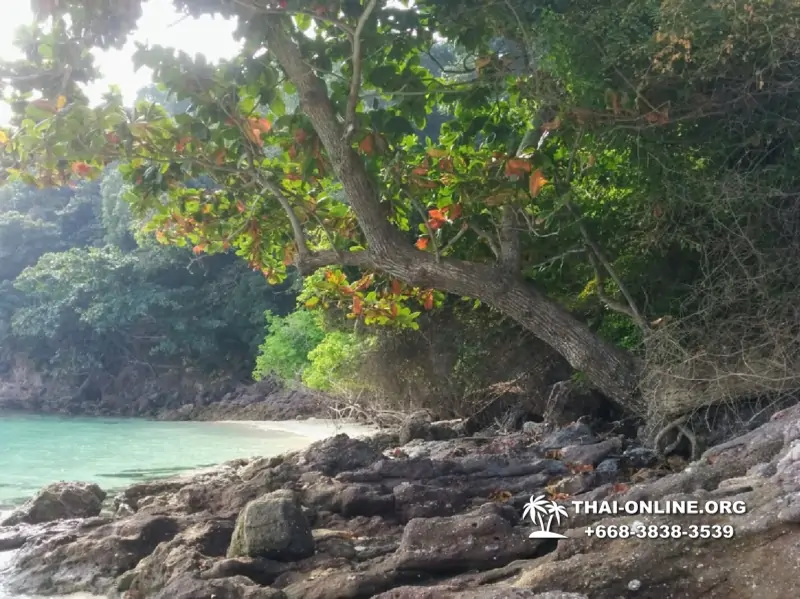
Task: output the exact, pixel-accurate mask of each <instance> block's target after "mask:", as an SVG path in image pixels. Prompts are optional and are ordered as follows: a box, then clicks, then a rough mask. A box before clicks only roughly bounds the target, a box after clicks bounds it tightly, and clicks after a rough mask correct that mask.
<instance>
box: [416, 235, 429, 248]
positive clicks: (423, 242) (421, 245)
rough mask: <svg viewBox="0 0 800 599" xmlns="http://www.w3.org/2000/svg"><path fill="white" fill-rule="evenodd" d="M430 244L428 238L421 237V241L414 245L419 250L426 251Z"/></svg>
mask: <svg viewBox="0 0 800 599" xmlns="http://www.w3.org/2000/svg"><path fill="white" fill-rule="evenodd" d="M428 243H430V239H428V238H427V237H420V238H419V239H417V243H415V244H414V245H415V246H416V248H417V249H418V250H424V249H425V248H426V247H428Z"/></svg>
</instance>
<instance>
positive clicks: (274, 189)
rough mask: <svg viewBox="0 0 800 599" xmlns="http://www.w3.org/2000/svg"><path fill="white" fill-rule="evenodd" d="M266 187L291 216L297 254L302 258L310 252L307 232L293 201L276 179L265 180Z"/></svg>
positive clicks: (290, 221)
mask: <svg viewBox="0 0 800 599" xmlns="http://www.w3.org/2000/svg"><path fill="white" fill-rule="evenodd" d="M264 187H266V188H267V189H268V190H269V192H270V193H271V194H272V195H274V196H275V198H276V199H277V200H278V203H279V204H280V205H281V208H283V211H284V212H285V213H286V216H287V217H288V218H289V223H290V224H291V225H292V234H293V235H294V243H295V245H296V246H297V255H298V256H300V258H301V259H302V258H303V257H304V256H305V255H306V254H308V245H307V244H306V234H305V232H304V231H303V225H302V224H301V223H300V219H299V218H297V215H296V214H295V213H294V210H293V209H292V205H291V203H289V198H287V197H286V195H285V194H284V193H283V190H281V188H280V186H279V185H278V184H277V183H275V182H274V181H269V180H267V181H265V182H264Z"/></svg>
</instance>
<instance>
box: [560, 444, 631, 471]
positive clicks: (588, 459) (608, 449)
mask: <svg viewBox="0 0 800 599" xmlns="http://www.w3.org/2000/svg"><path fill="white" fill-rule="evenodd" d="M620 451H622V439H620V438H618V437H612V438H610V439H606V440H605V441H600V443H593V444H591V445H568V446H566V447H564V448H562V449H561V459H562V460H563V461H565V462H567V463H568V464H589V465H591V466H597V464H599V463H600V462H602V461H603V460H604V459H606V458H607V457H608V456H609V455H612V454H616V453H618V452H620Z"/></svg>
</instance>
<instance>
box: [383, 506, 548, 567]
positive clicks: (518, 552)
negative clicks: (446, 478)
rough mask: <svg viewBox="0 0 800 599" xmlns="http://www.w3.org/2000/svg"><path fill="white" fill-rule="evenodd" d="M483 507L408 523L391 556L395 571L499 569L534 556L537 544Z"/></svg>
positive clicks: (501, 514) (496, 509) (501, 513)
mask: <svg viewBox="0 0 800 599" xmlns="http://www.w3.org/2000/svg"><path fill="white" fill-rule="evenodd" d="M503 507H506V508H507V507H508V506H499V505H497V504H492V503H489V504H485V505H483V506H481V507H480V508H479V509H477V510H475V511H473V512H470V513H468V514H464V515H461V516H454V517H446V518H419V519H414V520H411V521H410V522H409V523H408V524H406V527H405V529H404V531H403V537H402V539H401V540H400V546H399V548H398V550H397V554H396V556H395V561H394V567H395V568H396V569H397V570H399V571H408V570H412V571H419V572H430V573H443V572H448V571H452V570H454V569H459V570H469V569H477V570H483V569H488V568H500V567H502V566H504V565H506V564H508V563H510V562H511V561H514V560H516V559H526V558H531V557H534V556H535V555H537V550H538V547H539V544H540V542H538V541H536V540H531V539H529V538H528V536H527V534H524V533H523V531H521V529H519V528H517V527H514V526H513V525H512V523H511V521H510V519H509V518H508V516H507V515H506V513H505V512H506V510H505V509H503Z"/></svg>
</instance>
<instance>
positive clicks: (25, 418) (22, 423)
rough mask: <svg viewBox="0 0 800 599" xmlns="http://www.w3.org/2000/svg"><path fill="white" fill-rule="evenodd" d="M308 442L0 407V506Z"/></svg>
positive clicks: (246, 430) (234, 427)
mask: <svg viewBox="0 0 800 599" xmlns="http://www.w3.org/2000/svg"><path fill="white" fill-rule="evenodd" d="M307 443H308V440H307V439H306V438H305V437H301V436H299V435H295V434H291V433H287V432H281V431H263V430H258V429H256V428H253V427H250V426H247V425H241V424H219V423H207V422H152V421H147V420H134V419H105V418H60V417H53V416H31V415H20V414H8V413H0V510H2V509H6V508H8V507H9V506H13V505H16V504H19V503H20V502H21V501H24V500H26V499H28V498H29V497H30V496H31V495H33V494H34V493H36V491H37V490H38V489H40V488H41V487H43V486H44V485H47V484H49V483H52V482H56V481H59V480H74V481H85V482H95V483H97V484H98V485H100V487H102V488H103V489H105V490H113V489H119V488H120V487H125V486H127V485H130V484H132V483H134V482H136V481H140V480H142V479H152V478H160V477H165V476H170V475H174V474H177V473H180V472H184V471H187V470H191V469H195V468H199V467H204V466H209V465H213V464H218V463H220V462H224V461H226V460H231V459H235V458H246V457H251V456H256V455H265V456H271V455H276V454H279V453H283V452H285V451H290V450H292V449H297V448H299V447H301V446H304V445H306V444H307Z"/></svg>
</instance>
